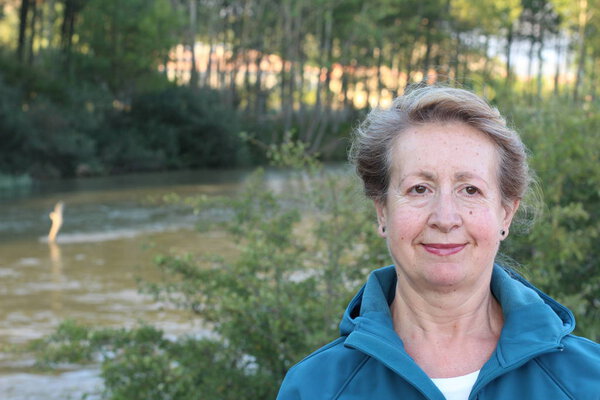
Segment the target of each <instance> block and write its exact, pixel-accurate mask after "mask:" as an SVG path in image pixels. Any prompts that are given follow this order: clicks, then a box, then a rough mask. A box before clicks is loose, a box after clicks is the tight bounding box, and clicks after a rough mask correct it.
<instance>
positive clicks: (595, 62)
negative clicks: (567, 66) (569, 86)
mask: <svg viewBox="0 0 600 400" xmlns="http://www.w3.org/2000/svg"><path fill="white" fill-rule="evenodd" d="M597 68H598V50H594V53H593V54H592V70H591V71H590V96H591V97H592V98H591V101H592V102H593V101H595V100H596V97H597V96H596V88H597V83H598V82H597V81H596V79H597V73H596V71H597Z"/></svg>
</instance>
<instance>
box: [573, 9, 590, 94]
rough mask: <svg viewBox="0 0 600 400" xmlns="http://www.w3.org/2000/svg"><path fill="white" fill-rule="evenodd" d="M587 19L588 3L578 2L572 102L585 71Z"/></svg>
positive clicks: (577, 92)
mask: <svg viewBox="0 0 600 400" xmlns="http://www.w3.org/2000/svg"><path fill="white" fill-rule="evenodd" d="M588 19H589V17H588V2H587V0H579V60H578V62H577V73H576V75H575V85H574V86H573V100H575V101H577V100H578V99H579V89H580V87H581V84H582V81H583V73H584V69H585V61H586V46H587V41H586V36H587V23H588Z"/></svg>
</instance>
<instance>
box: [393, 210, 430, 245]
mask: <svg viewBox="0 0 600 400" xmlns="http://www.w3.org/2000/svg"><path fill="white" fill-rule="evenodd" d="M390 217H391V218H392V219H391V226H390V228H391V231H390V234H392V235H393V237H392V238H391V239H392V240H395V241H405V240H411V239H412V238H414V237H415V236H417V235H418V234H419V233H420V232H421V231H422V230H423V228H424V226H425V225H426V220H427V218H426V217H425V216H424V215H422V214H421V213H418V212H415V210H413V209H408V208H406V209H404V208H403V209H400V210H395V212H394V213H393V214H391V215H390Z"/></svg>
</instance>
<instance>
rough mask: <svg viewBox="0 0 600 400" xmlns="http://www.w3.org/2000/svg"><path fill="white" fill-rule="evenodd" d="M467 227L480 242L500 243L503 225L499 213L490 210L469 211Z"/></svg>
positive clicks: (466, 221) (466, 220)
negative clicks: (499, 236)
mask: <svg viewBox="0 0 600 400" xmlns="http://www.w3.org/2000/svg"><path fill="white" fill-rule="evenodd" d="M465 225H466V226H467V228H468V230H469V231H470V232H471V234H472V235H473V236H474V237H475V238H476V239H478V241H480V242H499V238H498V235H499V232H500V230H501V224H500V221H499V220H498V215H497V213H495V212H493V210H490V209H478V210H475V209H473V210H469V213H468V215H467V216H466V217H465Z"/></svg>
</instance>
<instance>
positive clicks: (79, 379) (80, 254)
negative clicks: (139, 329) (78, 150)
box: [0, 170, 249, 400]
mask: <svg viewBox="0 0 600 400" xmlns="http://www.w3.org/2000/svg"><path fill="white" fill-rule="evenodd" d="M248 175H249V171H245V170H229V171H210V170H206V171H187V172H177V173H155V174H140V175H127V176H118V177H108V178H87V179H73V180H61V181H54V182H44V183H40V184H36V185H35V186H33V187H32V188H30V189H29V190H27V191H20V192H10V193H9V192H3V193H0V296H1V298H2V302H1V304H0V398H2V399H3V400H25V399H44V400H46V399H48V400H52V399H66V398H80V397H81V395H82V394H83V393H86V392H88V393H89V392H91V393H94V392H96V393H98V390H99V387H100V385H101V380H100V379H99V377H98V369H97V368H91V369H90V368H86V369H77V368H75V369H73V370H62V371H59V372H55V373H52V374H43V373H40V372H39V371H36V370H35V369H33V368H32V365H33V362H34V360H32V359H23V358H19V357H15V355H14V354H13V353H11V352H10V351H8V350H7V349H8V348H9V347H10V346H12V345H19V344H23V343H26V342H27V341H30V340H32V339H35V338H40V337H42V336H44V335H47V334H49V333H51V332H52V331H53V330H54V329H55V328H56V326H57V325H58V324H59V323H60V322H61V321H63V320H65V319H73V320H76V321H78V322H81V323H84V324H89V325H92V326H97V327H100V326H102V327H121V326H125V327H132V326H135V325H136V324H139V322H140V321H146V322H149V323H151V324H153V325H155V326H157V327H159V328H162V329H163V330H164V331H165V332H166V333H167V334H168V335H173V336H176V335H178V334H182V333H185V334H196V335H202V334H204V333H206V331H205V329H204V328H203V327H202V325H201V323H199V322H198V321H195V320H193V319H191V318H190V316H189V314H186V313H184V312H181V311H178V310H173V309H171V308H169V307H168V306H167V305H164V304H158V303H156V302H154V301H152V299H150V298H148V297H146V296H143V295H140V294H139V293H138V291H137V284H136V278H142V279H150V280H151V279H153V278H157V277H158V271H157V270H156V269H155V268H154V266H153V262H152V259H153V257H154V256H155V255H157V254H159V253H163V254H164V253H168V252H176V253H182V252H188V251H194V252H197V253H202V252H212V253H220V254H223V253H227V252H229V251H231V249H232V247H231V244H230V243H228V241H227V240H226V239H225V236H224V234H222V233H219V232H218V231H217V232H199V231H198V230H196V229H195V226H196V224H197V223H198V222H200V221H199V218H200V217H198V216H194V215H193V214H192V213H191V212H190V210H189V209H186V208H184V207H181V206H178V205H167V204H164V203H162V202H157V201H156V199H159V198H161V197H162V196H163V195H164V194H166V193H177V194H180V195H184V196H185V195H197V194H198V195H199V194H205V195H231V194H233V193H235V192H236V191H237V190H239V188H240V186H241V184H242V182H243V181H244V180H245V179H246V178H247V177H248ZM58 201H62V202H64V205H65V207H64V224H63V226H62V229H61V231H60V233H59V235H58V239H57V242H56V244H49V243H48V241H47V238H46V235H47V233H48V230H49V228H50V219H49V217H48V213H49V212H50V211H51V210H52V209H53V208H54V205H55V204H56V203H57V202H58ZM87 398H88V399H93V398H97V396H96V397H94V395H91V396H89V397H87Z"/></svg>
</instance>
